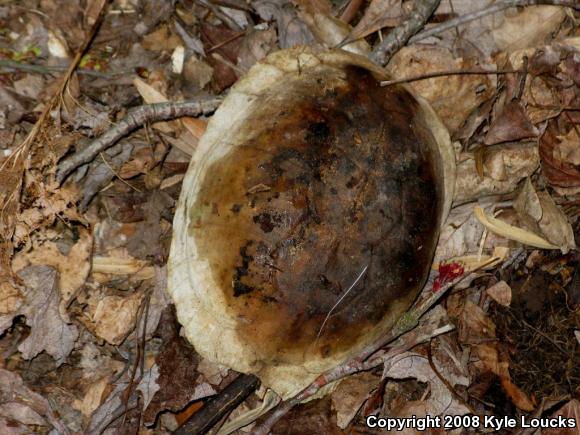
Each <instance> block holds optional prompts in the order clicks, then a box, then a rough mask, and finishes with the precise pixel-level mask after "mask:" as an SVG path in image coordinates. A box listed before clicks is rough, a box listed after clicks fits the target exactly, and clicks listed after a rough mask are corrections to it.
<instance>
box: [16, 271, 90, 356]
mask: <svg viewBox="0 0 580 435" xmlns="http://www.w3.org/2000/svg"><path fill="white" fill-rule="evenodd" d="M18 276H19V277H20V279H22V281H23V282H24V285H25V286H26V304H25V305H24V306H23V307H22V308H21V309H20V314H23V315H24V316H25V317H26V324H27V325H29V326H30V335H29V336H28V337H27V338H26V340H24V341H23V342H22V343H21V344H20V345H19V346H18V350H19V351H20V352H22V357H23V358H24V359H32V358H34V357H35V356H36V355H38V354H39V353H40V352H42V351H45V352H46V353H48V354H49V355H50V356H52V357H53V358H54V359H55V360H56V363H57V365H61V364H62V363H64V361H65V360H66V358H67V356H68V355H69V354H70V353H71V351H72V350H73V348H74V344H75V342H76V340H77V338H78V336H79V332H78V329H77V327H76V326H74V325H70V324H69V323H68V318H67V316H66V314H63V313H62V312H61V311H60V309H59V306H60V295H59V292H58V274H57V272H56V270H55V269H54V268H52V267H50V266H45V265H39V266H28V267H26V268H24V269H22V270H21V271H20V272H18Z"/></svg>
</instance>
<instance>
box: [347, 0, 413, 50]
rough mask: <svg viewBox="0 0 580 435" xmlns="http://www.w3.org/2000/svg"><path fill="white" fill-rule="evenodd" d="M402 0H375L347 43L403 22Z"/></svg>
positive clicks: (351, 33)
mask: <svg viewBox="0 0 580 435" xmlns="http://www.w3.org/2000/svg"><path fill="white" fill-rule="evenodd" d="M401 3H402V2H401V0H373V1H372V2H371V4H370V5H369V6H368V7H367V8H366V9H365V13H364V15H363V17H362V18H361V19H360V21H359V22H358V23H357V25H356V26H355V28H354V29H352V32H350V35H348V38H347V41H354V40H356V39H360V38H364V37H366V36H368V35H370V34H371V33H374V32H376V31H378V30H380V29H382V28H383V27H395V26H397V25H398V24H399V22H400V20H401V15H402V14H403V9H402V7H401Z"/></svg>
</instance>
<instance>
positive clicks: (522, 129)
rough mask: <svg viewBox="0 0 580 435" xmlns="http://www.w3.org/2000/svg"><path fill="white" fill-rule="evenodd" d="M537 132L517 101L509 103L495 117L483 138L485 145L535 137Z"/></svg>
mask: <svg viewBox="0 0 580 435" xmlns="http://www.w3.org/2000/svg"><path fill="white" fill-rule="evenodd" d="M537 135H538V130H537V129H536V128H535V127H534V125H533V124H532V122H531V121H530V120H529V118H528V116H527V115H526V113H525V111H524V108H523V107H522V105H521V103H520V102H519V101H510V102H509V103H507V104H506V105H505V106H504V107H503V108H502V110H501V111H500V112H499V114H498V115H496V117H495V119H494V120H493V122H492V123H491V125H490V127H489V130H488V132H487V134H486V136H485V139H484V142H485V144H486V145H495V144H498V143H501V142H509V141H517V140H520V139H527V138H532V137H536V136H537Z"/></svg>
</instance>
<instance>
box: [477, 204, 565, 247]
mask: <svg viewBox="0 0 580 435" xmlns="http://www.w3.org/2000/svg"><path fill="white" fill-rule="evenodd" d="M473 213H474V214H475V217H476V218H477V220H478V221H479V222H481V224H482V225H483V226H485V227H486V228H487V229H488V230H489V231H491V232H493V233H495V234H498V235H500V236H502V237H505V238H506V239H509V240H515V241H516V242H520V243H523V244H524V245H529V246H534V247H536V248H542V249H559V247H558V246H556V245H553V244H552V243H550V242H548V241H547V240H546V239H544V238H543V237H540V236H538V235H537V234H534V233H532V232H530V231H527V230H524V229H522V228H518V227H515V226H513V225H510V224H507V223H505V222H503V221H501V220H500V219H497V218H495V217H493V216H489V215H487V214H486V213H485V211H483V209H482V208H481V207H479V206H476V207H475V208H474V209H473Z"/></svg>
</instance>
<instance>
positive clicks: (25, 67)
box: [0, 59, 132, 78]
mask: <svg viewBox="0 0 580 435" xmlns="http://www.w3.org/2000/svg"><path fill="white" fill-rule="evenodd" d="M0 67H2V68H7V69H9V70H14V71H26V72H29V73H36V74H53V73H60V72H65V71H68V69H69V67H68V66H45V65H35V64H32V63H25V62H16V61H15V60H9V59H0ZM7 72H9V71H4V70H1V71H0V74H5V73H7ZM75 72H76V73H77V74H81V75H86V76H92V77H99V78H111V77H114V76H122V75H128V74H132V72H131V71H125V72H103V71H93V70H88V69H80V68H78V69H77V70H76V71H75Z"/></svg>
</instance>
